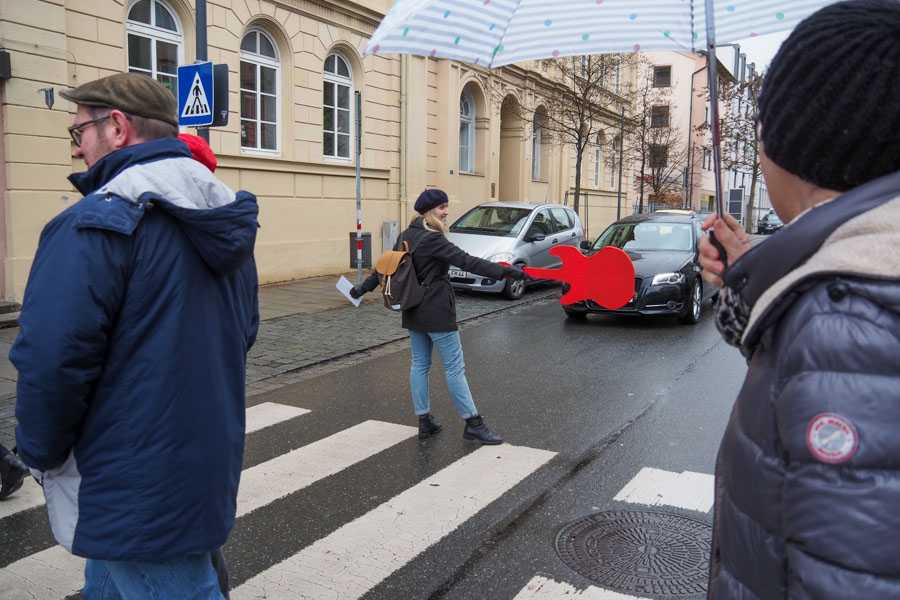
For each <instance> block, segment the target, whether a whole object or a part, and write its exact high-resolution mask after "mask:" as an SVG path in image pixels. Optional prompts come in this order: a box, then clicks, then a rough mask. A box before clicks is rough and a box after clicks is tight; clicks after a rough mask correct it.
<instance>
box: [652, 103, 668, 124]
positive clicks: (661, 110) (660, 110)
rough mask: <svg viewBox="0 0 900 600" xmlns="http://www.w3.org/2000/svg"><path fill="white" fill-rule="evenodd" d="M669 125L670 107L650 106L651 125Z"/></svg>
mask: <svg viewBox="0 0 900 600" xmlns="http://www.w3.org/2000/svg"><path fill="white" fill-rule="evenodd" d="M668 126H669V107H668V105H666V106H653V107H651V108H650V127H668Z"/></svg>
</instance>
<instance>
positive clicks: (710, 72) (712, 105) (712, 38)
mask: <svg viewBox="0 0 900 600" xmlns="http://www.w3.org/2000/svg"><path fill="white" fill-rule="evenodd" d="M706 49H707V55H706V60H708V61H709V65H708V68H707V69H706V73H707V76H708V81H709V118H710V121H711V125H712V136H713V147H712V151H713V172H714V173H715V176H716V212H717V213H718V215H719V217H724V215H725V208H724V205H723V199H722V150H721V134H720V131H719V74H718V66H719V64H718V63H719V61H718V60H717V59H716V9H715V6H713V0H706Z"/></svg>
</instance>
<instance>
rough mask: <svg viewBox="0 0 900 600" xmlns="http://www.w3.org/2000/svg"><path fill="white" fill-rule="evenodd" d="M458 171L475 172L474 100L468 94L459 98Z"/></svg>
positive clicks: (464, 93)
mask: <svg viewBox="0 0 900 600" xmlns="http://www.w3.org/2000/svg"><path fill="white" fill-rule="evenodd" d="M459 171H460V172H461V173H474V172H475V100H474V99H473V98H472V96H471V94H469V93H468V92H463V94H462V95H461V96H460V97H459Z"/></svg>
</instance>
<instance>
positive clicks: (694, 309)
mask: <svg viewBox="0 0 900 600" xmlns="http://www.w3.org/2000/svg"><path fill="white" fill-rule="evenodd" d="M702 309H703V284H702V283H700V280H699V279H697V280H695V281H694V285H693V286H691V299H690V301H689V302H688V303H687V304H686V305H685V307H684V311H683V312H682V313H681V315H680V316H679V319H680V320H681V322H682V323H684V324H685V325H694V324H696V323H697V322H699V321H700V314H701V312H702Z"/></svg>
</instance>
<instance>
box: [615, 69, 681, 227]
mask: <svg viewBox="0 0 900 600" xmlns="http://www.w3.org/2000/svg"><path fill="white" fill-rule="evenodd" d="M640 70H641V73H642V74H641V76H640V77H639V79H638V84H637V89H636V90H635V92H634V98H633V100H634V101H633V103H632V105H631V108H632V113H631V115H630V118H629V119H628V122H629V123H630V124H631V128H630V131H629V135H628V137H627V141H626V153H627V155H628V156H629V158H631V160H632V161H633V162H634V163H635V166H636V169H637V171H638V173H637V187H638V212H643V210H644V197H645V191H646V189H647V188H650V191H651V192H652V194H653V196H654V197H655V198H657V199H659V198H663V197H665V196H666V195H669V194H674V193H676V192H678V191H680V190H682V189H683V186H684V183H683V170H684V168H685V167H686V165H687V162H688V160H687V158H688V149H687V141H686V140H685V138H684V136H683V135H682V132H681V131H680V130H679V128H678V127H676V126H675V125H673V124H672V121H671V115H670V112H671V93H672V88H671V87H669V86H668V85H667V84H665V82H661V81H659V79H661V78H662V75H661V74H659V73H656V72H655V71H654V68H653V66H652V65H650V64H649V63H647V62H645V61H642V64H641V68H640ZM669 77H671V73H670V74H669Z"/></svg>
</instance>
